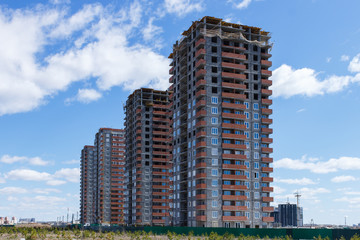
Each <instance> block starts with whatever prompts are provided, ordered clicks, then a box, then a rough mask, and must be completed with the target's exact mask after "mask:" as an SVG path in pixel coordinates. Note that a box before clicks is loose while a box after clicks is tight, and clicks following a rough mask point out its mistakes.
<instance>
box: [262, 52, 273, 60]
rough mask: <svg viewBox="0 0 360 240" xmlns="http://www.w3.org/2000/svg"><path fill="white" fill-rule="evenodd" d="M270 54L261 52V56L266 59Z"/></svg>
mask: <svg viewBox="0 0 360 240" xmlns="http://www.w3.org/2000/svg"><path fill="white" fill-rule="evenodd" d="M271 56H272V55H271V54H270V53H263V52H262V53H261V57H262V58H266V59H268V58H270V57H271Z"/></svg>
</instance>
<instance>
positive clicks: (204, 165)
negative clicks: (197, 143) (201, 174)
mask: <svg viewBox="0 0 360 240" xmlns="http://www.w3.org/2000/svg"><path fill="white" fill-rule="evenodd" d="M205 146H206V143H205ZM195 167H196V168H206V162H201V163H197V164H196V165H195Z"/></svg>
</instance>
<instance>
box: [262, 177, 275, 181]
mask: <svg viewBox="0 0 360 240" xmlns="http://www.w3.org/2000/svg"><path fill="white" fill-rule="evenodd" d="M261 181H262V182H273V181H274V179H273V178H272V177H262V178H261Z"/></svg>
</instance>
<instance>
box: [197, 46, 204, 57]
mask: <svg viewBox="0 0 360 240" xmlns="http://www.w3.org/2000/svg"><path fill="white" fill-rule="evenodd" d="M205 53H206V51H205V49H203V48H202V49H199V50H197V52H196V53H195V58H198V57H199V56H203V55H204V54H205Z"/></svg>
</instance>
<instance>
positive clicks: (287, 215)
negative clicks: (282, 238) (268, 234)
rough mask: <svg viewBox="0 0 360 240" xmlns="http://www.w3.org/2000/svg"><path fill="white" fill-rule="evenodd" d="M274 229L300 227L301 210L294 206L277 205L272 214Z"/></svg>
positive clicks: (301, 220) (287, 204) (301, 221)
mask: <svg viewBox="0 0 360 240" xmlns="http://www.w3.org/2000/svg"><path fill="white" fill-rule="evenodd" d="M273 217H274V226H275V227H302V226H303V209H302V208H301V207H297V205H296V204H290V203H286V204H279V205H278V207H277V208H275V211H274V213H273Z"/></svg>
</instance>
